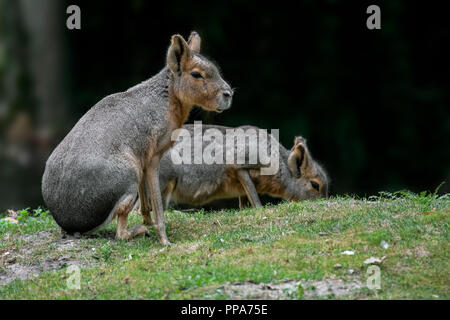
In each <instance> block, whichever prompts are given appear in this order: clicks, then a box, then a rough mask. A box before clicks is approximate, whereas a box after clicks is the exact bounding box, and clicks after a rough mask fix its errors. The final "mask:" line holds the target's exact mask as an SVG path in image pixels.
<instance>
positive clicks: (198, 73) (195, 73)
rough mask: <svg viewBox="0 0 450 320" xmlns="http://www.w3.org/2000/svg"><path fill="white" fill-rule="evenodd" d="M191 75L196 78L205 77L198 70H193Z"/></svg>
mask: <svg viewBox="0 0 450 320" xmlns="http://www.w3.org/2000/svg"><path fill="white" fill-rule="evenodd" d="M191 76H193V77H194V78H195V79H203V76H202V74H201V73H200V72H197V71H194V72H191Z"/></svg>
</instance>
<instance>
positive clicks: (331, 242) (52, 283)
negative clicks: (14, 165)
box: [0, 193, 450, 299]
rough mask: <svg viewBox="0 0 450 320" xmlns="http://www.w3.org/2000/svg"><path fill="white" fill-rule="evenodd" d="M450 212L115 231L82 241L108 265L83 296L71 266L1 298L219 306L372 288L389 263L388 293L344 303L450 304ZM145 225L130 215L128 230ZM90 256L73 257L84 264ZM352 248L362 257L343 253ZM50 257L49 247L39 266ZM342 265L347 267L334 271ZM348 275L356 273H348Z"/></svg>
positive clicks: (185, 219) (408, 205) (373, 206)
mask: <svg viewBox="0 0 450 320" xmlns="http://www.w3.org/2000/svg"><path fill="white" fill-rule="evenodd" d="M449 208H450V198H449V196H448V195H446V196H443V197H441V198H437V197H436V196H432V195H424V194H422V195H413V194H409V193H408V194H404V195H403V196H401V197H395V198H394V197H389V196H388V197H383V198H372V199H370V201H369V200H366V199H363V200H355V199H352V198H350V197H346V198H339V197H338V198H330V199H327V200H317V201H305V202H301V203H293V202H291V203H287V202H286V203H282V204H280V205H277V206H267V207H264V208H260V209H246V210H241V211H238V210H228V211H218V212H207V213H206V212H203V211H199V212H196V213H183V212H179V211H170V212H168V213H167V230H168V236H169V239H170V240H171V241H172V243H173V244H174V245H173V246H171V247H169V248H164V247H162V246H161V245H160V244H159V243H158V241H157V238H156V235H155V232H154V230H151V236H150V238H136V239H133V240H131V241H116V240H111V239H109V238H108V237H106V236H105V234H110V233H112V232H115V230H116V223H112V224H110V225H109V226H108V227H107V228H106V231H103V232H101V233H100V234H99V237H98V238H85V239H82V241H81V242H80V243H79V247H81V248H84V249H83V250H92V248H95V250H96V252H97V254H96V256H95V258H96V259H97V262H100V263H99V264H97V265H96V266H94V267H87V268H83V269H82V272H81V275H82V278H81V290H69V289H67V288H66V278H67V274H66V270H65V268H63V269H60V270H58V271H53V272H46V273H42V274H40V275H39V276H38V277H37V278H34V279H32V280H27V281H23V282H22V281H20V280H16V281H14V282H12V283H10V284H8V285H5V286H0V298H2V299H43V298H44V299H54V298H57V299H66V298H70V299H79V298H81V299H92V298H96V299H140V298H144V299H161V298H167V299H186V298H188V299H191V298H192V299H197V298H198V299H204V298H208V299H209V298H212V299H221V298H227V297H226V296H224V294H223V293H221V291H220V290H217V289H218V288H219V287H220V286H221V285H223V284H224V283H226V282H234V281H246V280H251V281H254V282H257V283H258V282H277V281H281V280H283V279H298V280H300V279H306V280H318V279H326V278H339V279H343V280H353V279H358V280H360V281H361V282H362V283H366V278H367V275H366V270H367V266H366V265H364V263H363V261H364V260H365V259H367V258H369V257H371V256H373V257H381V256H386V257H387V258H386V260H384V261H383V263H382V265H381V289H380V290H369V289H368V288H363V289H361V290H358V291H357V292H355V293H352V294H350V295H348V296H346V297H344V298H350V299H353V298H357V299H386V298H387V299H410V298H424V299H433V298H436V297H437V296H438V297H439V298H442V299H449V298H450V292H449V285H450V277H449V276H450V274H449V271H450V269H449V261H450V259H449V250H448V249H449V232H448V231H449V230H448V228H449V211H450V209H449ZM28 219H29V218H28ZM139 221H140V217H139V216H138V215H132V216H131V219H130V221H129V225H130V226H132V225H135V224H137V223H139ZM40 230H51V232H52V233H54V234H55V237H57V232H58V229H57V227H56V225H55V223H54V222H53V220H52V219H51V217H49V216H44V217H41V218H37V219H35V220H34V221H27V220H26V219H24V221H22V222H21V223H20V224H19V225H18V226H17V225H16V226H14V227H12V228H11V227H10V228H9V229H8V228H3V229H0V251H4V250H7V249H8V250H11V249H17V248H20V247H21V246H26V243H24V242H23V241H18V240H16V236H17V235H19V234H24V233H34V232H37V231H40ZM324 233H326V234H324ZM382 240H384V241H386V242H388V243H389V248H388V249H383V248H381V246H380V242H381V241H382ZM46 246H51V244H47V245H46ZM78 249H79V248H78ZM83 250H81V251H79V250H78V251H77V252H74V255H79V256H80V257H81V258H82V257H83ZM344 250H353V251H355V254H354V255H350V256H348V255H342V254H341V252H342V251H344ZM47 254H48V252H47V249H45V248H43V250H40V251H38V252H37V253H36V259H39V257H40V256H39V255H41V257H42V256H44V255H47ZM337 263H338V264H341V265H342V268H339V269H336V268H334V265H335V264H337ZM348 269H354V270H355V273H353V274H352V275H349V273H348ZM0 272H1V269H0ZM293 298H299V296H293ZM328 298H333V297H332V296H331V297H328Z"/></svg>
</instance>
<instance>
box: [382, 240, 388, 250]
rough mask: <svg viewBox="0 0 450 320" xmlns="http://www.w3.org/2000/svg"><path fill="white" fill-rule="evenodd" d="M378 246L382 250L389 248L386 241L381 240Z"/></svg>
mask: <svg viewBox="0 0 450 320" xmlns="http://www.w3.org/2000/svg"><path fill="white" fill-rule="evenodd" d="M380 246H381V247H382V248H383V249H387V248H389V243H387V242H386V241H384V240H382V241H381V243H380Z"/></svg>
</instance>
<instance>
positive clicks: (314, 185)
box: [311, 181, 319, 191]
mask: <svg viewBox="0 0 450 320" xmlns="http://www.w3.org/2000/svg"><path fill="white" fill-rule="evenodd" d="M311 186H312V187H313V188H314V189H316V190H317V191H319V184H318V183H317V182H315V181H311Z"/></svg>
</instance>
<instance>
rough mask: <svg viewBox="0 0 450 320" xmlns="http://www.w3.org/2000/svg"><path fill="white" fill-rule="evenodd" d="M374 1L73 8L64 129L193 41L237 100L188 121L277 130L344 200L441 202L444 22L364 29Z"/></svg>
mask: <svg viewBox="0 0 450 320" xmlns="http://www.w3.org/2000/svg"><path fill="white" fill-rule="evenodd" d="M372 2H373V1H372ZM372 2H367V1H358V2H352V1H312V0H309V1H308V0H303V1H297V4H296V6H295V7H290V6H288V5H285V6H284V7H280V8H275V7H273V6H265V5H261V3H260V2H256V1H237V0H231V1H226V2H225V1H224V2H203V1H201V2H186V1H180V0H175V1H170V2H164V3H163V2H161V3H159V4H158V5H156V4H155V3H154V2H150V1H144V0H134V1H120V2H119V1H118V2H106V1H68V0H67V1H65V5H64V6H62V7H65V6H68V5H69V4H78V5H79V6H80V8H81V14H82V22H81V24H82V28H81V30H72V31H70V30H65V31H64V39H62V41H64V45H65V47H66V48H65V52H66V55H67V59H66V61H67V64H68V65H67V70H68V71H69V72H67V74H66V75H65V76H66V79H64V81H65V82H66V83H68V87H67V91H68V94H69V97H70V98H69V108H70V112H69V113H70V115H71V120H70V123H68V124H67V127H68V128H70V127H71V126H73V125H74V124H75V123H76V121H77V120H78V119H79V118H80V117H81V116H82V115H83V114H84V113H85V112H86V111H87V110H88V109H89V108H90V107H91V106H93V105H94V104H95V103H96V102H97V101H98V100H100V99H101V98H103V97H104V96H106V95H108V94H111V93H114V92H118V91H122V90H126V89H127V88H129V87H131V86H133V85H134V84H136V83H139V82H141V81H143V80H145V79H147V78H149V77H151V76H152V75H154V74H155V73H156V72H158V71H159V70H160V69H161V68H162V67H163V66H164V64H165V53H166V49H167V47H168V45H169V39H170V36H171V35H172V34H175V33H181V34H182V35H184V36H185V37H187V36H188V35H189V32H190V31H191V30H196V31H198V32H199V33H200V35H201V36H202V52H203V53H204V54H205V55H206V56H208V57H211V58H213V60H214V61H217V63H218V64H219V65H220V67H221V69H222V71H223V75H224V77H225V78H226V79H227V80H228V81H229V82H230V83H231V84H232V86H233V87H235V88H236V95H235V99H234V102H233V107H232V108H231V109H230V110H229V111H227V112H225V113H222V114H220V115H218V114H213V113H206V112H204V111H199V110H194V111H193V112H192V114H191V117H190V119H189V121H190V122H192V121H193V120H198V119H202V120H203V121H205V122H209V123H215V124H222V125H230V126H237V125H243V124H253V125H257V126H260V127H263V128H268V129H271V128H279V129H280V140H281V142H282V143H283V144H284V145H285V146H286V147H287V148H290V147H291V144H292V142H293V139H294V136H295V135H303V136H305V137H306V138H307V139H308V143H309V147H310V150H311V152H312V154H313V156H314V157H315V158H316V159H317V160H318V161H319V162H321V163H323V165H324V166H325V167H326V168H327V170H328V172H329V174H330V176H331V179H332V193H334V194H344V193H356V194H359V195H367V194H374V193H376V192H378V191H380V190H387V191H394V190H398V189H403V188H407V189H411V190H413V191H419V190H424V189H427V190H434V188H435V187H436V186H437V185H439V184H440V183H441V182H443V181H446V180H448V177H449V176H450V167H449V161H450V148H449V143H448V141H450V116H449V95H450V81H449V77H448V71H449V70H450V68H449V61H448V57H449V56H450V52H449V51H450V50H449V48H448V45H447V44H448V39H450V26H449V25H448V22H447V17H446V11H445V10H443V9H442V8H440V6H439V2H434V1H431V2H427V3H426V4H425V3H412V2H410V1H406V0H396V1H394V0H391V1H377V2H375V3H377V4H378V5H379V6H380V7H381V12H382V22H381V23H382V29H381V30H368V29H367V28H366V19H367V17H368V14H366V8H367V6H368V5H370V4H373V3H372ZM61 14H63V15H64V14H65V12H63V13H61ZM61 27H62V28H65V25H62V26H61ZM1 57H2V56H1V55H0V72H1V70H2V69H1V66H2V64H1V59H2V58H1ZM0 76H1V73H0ZM56 107H57V106H55V108H56ZM30 108H31V106H30ZM0 129H1V128H0ZM61 138H62V137H60V139H61ZM449 190H450V188H449V186H448V183H447V184H445V185H444V186H443V187H442V188H441V192H449ZM35 191H36V192H38V190H35ZM37 204H38V203H36V204H34V203H31V204H30V205H37Z"/></svg>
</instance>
